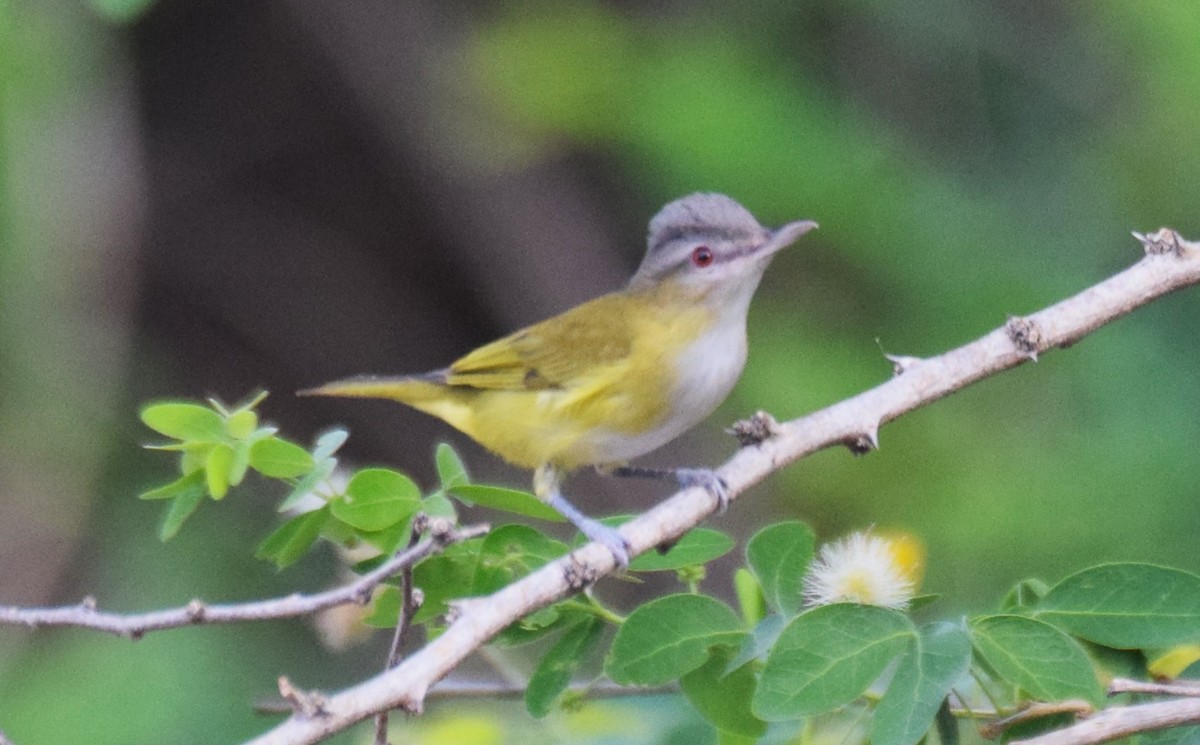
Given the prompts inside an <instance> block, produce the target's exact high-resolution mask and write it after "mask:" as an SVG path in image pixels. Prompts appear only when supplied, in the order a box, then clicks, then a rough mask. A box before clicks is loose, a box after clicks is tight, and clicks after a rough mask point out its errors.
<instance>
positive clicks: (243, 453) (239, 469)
mask: <svg viewBox="0 0 1200 745" xmlns="http://www.w3.org/2000/svg"><path fill="white" fill-rule="evenodd" d="M249 468H250V443H248V442H239V443H237V444H236V445H234V446H233V459H232V460H231V461H230V463H229V485H230V486H237V485H238V484H240V483H242V481H243V480H244V479H245V478H246V471H247V469H249Z"/></svg>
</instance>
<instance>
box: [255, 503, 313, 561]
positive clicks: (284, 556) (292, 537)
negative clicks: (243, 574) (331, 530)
mask: <svg viewBox="0 0 1200 745" xmlns="http://www.w3.org/2000/svg"><path fill="white" fill-rule="evenodd" d="M328 518H329V507H322V508H321V509H319V510H313V511H312V512H305V513H303V514H301V515H297V516H296V517H293V518H292V519H291V520H288V521H287V522H285V523H284V524H283V525H280V526H279V527H278V528H277V529H276V530H275V532H274V533H272V534H271V535H269V536H267V537H266V539H265V540H264V541H263V542H262V544H261V545H259V547H258V551H257V552H255V554H254V555H255V556H256V557H258V558H260V559H264V560H266V561H272V562H274V563H275V565H276V566H277V567H279V568H280V569H283V568H284V567H287V566H291V565H292V564H295V563H296V561H298V560H299V559H300V557H302V556H304V554H305V553H307V552H308V549H310V548H312V545H313V543H315V542H316V540H317V537H318V536H320V535H321V526H322V525H323V524H324V523H325V521H326V520H327V519H328Z"/></svg>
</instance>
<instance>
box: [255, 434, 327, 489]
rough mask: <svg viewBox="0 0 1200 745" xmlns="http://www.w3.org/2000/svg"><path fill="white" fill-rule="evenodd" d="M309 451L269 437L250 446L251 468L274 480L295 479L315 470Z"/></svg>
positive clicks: (277, 438) (280, 439)
mask: <svg viewBox="0 0 1200 745" xmlns="http://www.w3.org/2000/svg"><path fill="white" fill-rule="evenodd" d="M315 465H316V463H315V462H314V461H313V457H312V456H311V455H309V454H308V451H307V450H305V449H304V448H302V447H300V446H299V445H297V444H295V443H292V442H288V441H287V440H284V439H282V438H279V437H268V438H266V439H264V440H259V441H258V442H256V443H254V444H253V445H251V446H250V467H251V468H253V469H254V470H255V471H258V472H259V473H261V474H262V475H263V476H266V477H268V478H272V479H294V478H297V477H299V476H303V475H304V474H306V473H308V472H309V471H311V470H312V469H313V466H315Z"/></svg>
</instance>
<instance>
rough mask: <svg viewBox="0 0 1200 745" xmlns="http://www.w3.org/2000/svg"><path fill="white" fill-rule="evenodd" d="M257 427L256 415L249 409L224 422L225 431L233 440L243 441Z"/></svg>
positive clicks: (240, 411) (234, 413) (231, 416)
mask: <svg viewBox="0 0 1200 745" xmlns="http://www.w3.org/2000/svg"><path fill="white" fill-rule="evenodd" d="M256 427H258V414H256V413H255V412H254V411H251V410H250V409H241V410H239V411H235V412H233V413H232V414H230V415H229V418H228V419H226V420H225V431H226V432H227V433H228V434H229V436H230V437H232V438H233V439H235V440H245V439H246V438H248V437H249V436H250V435H251V434H253V432H254V430H255V428H256Z"/></svg>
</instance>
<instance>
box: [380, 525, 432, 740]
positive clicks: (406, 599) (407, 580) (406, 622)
mask: <svg viewBox="0 0 1200 745" xmlns="http://www.w3.org/2000/svg"><path fill="white" fill-rule="evenodd" d="M420 537H421V534H420V532H419V531H417V530H416V529H415V527H414V529H413V532H412V537H411V538H410V539H409V541H408V547H409V548H410V549H411V548H412V547H413V546H415V545H416V544H417V540H418V539H419V538H420ZM416 612H417V605H416V603H414V602H413V584H412V564H409V565H408V566H406V567H404V569H403V570H402V571H401V572H400V613H399V615H398V616H397V617H396V631H395V633H393V634H392V646H391V648H390V649H388V654H387V661H386V662H385V663H384V665H383V669H384V670H391V669H392V668H393V667H395V666H396V665H398V664H400V650H401V649H403V648H404V641H405V637H406V636H407V635H408V629H409V627H410V626H411V625H412V618H413V615H414V614H415V613H416ZM387 731H388V711H386V710H384V711H381V712H379V713H378V714H376V715H375V745H388V735H387Z"/></svg>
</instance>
